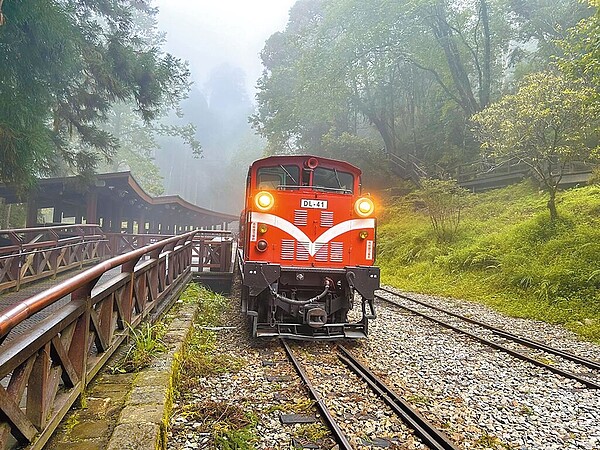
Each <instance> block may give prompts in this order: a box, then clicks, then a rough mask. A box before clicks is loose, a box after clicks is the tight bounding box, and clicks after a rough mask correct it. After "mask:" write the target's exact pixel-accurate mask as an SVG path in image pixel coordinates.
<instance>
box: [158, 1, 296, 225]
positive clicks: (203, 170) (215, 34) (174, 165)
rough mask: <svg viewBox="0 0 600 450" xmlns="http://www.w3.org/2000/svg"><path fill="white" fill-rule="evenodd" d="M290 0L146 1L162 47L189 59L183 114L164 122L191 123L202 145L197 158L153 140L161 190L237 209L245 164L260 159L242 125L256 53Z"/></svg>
mask: <svg viewBox="0 0 600 450" xmlns="http://www.w3.org/2000/svg"><path fill="white" fill-rule="evenodd" d="M294 2H295V0H253V1H247V0H221V1H213V0H210V1H209V0H201V1H194V0H159V1H156V2H155V3H154V5H155V6H157V7H158V8H159V15H158V22H159V24H158V25H159V28H160V30H161V31H163V32H165V33H166V43H165V47H164V48H165V50H166V51H168V52H169V53H172V54H173V55H175V56H177V57H179V58H182V59H185V60H187V61H188V62H189V65H190V69H191V74H192V80H193V82H194V84H193V86H192V90H191V92H190V95H189V98H188V99H187V100H186V101H184V102H183V104H182V105H181V106H182V111H183V113H184V117H183V118H177V117H175V115H172V117H171V118H170V121H171V123H173V124H180V125H181V124H184V123H188V122H191V123H193V124H194V125H195V126H196V129H197V132H196V138H197V139H198V141H199V142H200V144H201V145H202V157H201V158H200V159H198V158H195V157H194V156H193V155H192V152H191V150H190V149H189V148H187V147H185V146H184V145H183V144H182V142H181V141H180V140H177V139H175V138H164V139H161V140H160V147H161V148H160V149H158V150H157V152H156V159H155V160H156V163H157V164H158V166H159V167H160V170H161V174H162V176H163V177H164V186H165V193H166V194H178V195H181V196H182V197H183V198H185V199H186V200H189V201H191V202H193V203H195V204H197V205H199V206H202V207H205V208H209V209H213V210H217V211H223V212H229V213H234V214H237V213H238V212H239V211H240V209H241V206H242V202H243V184H244V178H245V172H246V169H247V165H248V164H249V162H251V161H252V160H253V159H256V158H258V157H260V156H261V154H262V150H263V147H264V143H263V142H262V140H261V139H260V138H258V137H257V136H256V135H254V132H253V130H251V128H250V126H249V124H248V116H249V115H250V114H251V113H252V112H253V107H254V95H255V86H256V81H257V79H258V78H259V77H260V75H261V73H262V66H261V61H260V56H259V54H260V51H261V50H262V48H263V46H264V43H265V41H266V39H268V38H269V36H271V35H272V34H273V33H275V32H277V31H281V30H283V29H284V28H285V25H286V23H287V18H288V12H289V9H290V8H291V7H292V5H293V4H294ZM223 183H226V184H227V186H226V189H225V191H223ZM217 185H218V187H216V186H217Z"/></svg>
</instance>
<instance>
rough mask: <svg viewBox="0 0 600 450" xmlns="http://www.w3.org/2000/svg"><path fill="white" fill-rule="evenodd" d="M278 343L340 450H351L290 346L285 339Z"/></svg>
mask: <svg viewBox="0 0 600 450" xmlns="http://www.w3.org/2000/svg"><path fill="white" fill-rule="evenodd" d="M280 341H281V344H282V345H283V348H284V349H285V352H286V353H287V355H288V358H289V359H290V361H291V362H292V364H293V365H294V368H295V369H296V372H298V375H300V378H302V382H303V383H304V384H305V385H306V388H307V389H308V391H309V393H310V395H311V396H312V398H313V399H314V400H315V401H316V402H317V407H318V408H319V410H320V411H321V414H322V415H323V418H324V419H325V421H326V422H327V425H329V428H330V429H331V431H332V432H333V434H334V436H335V441H336V442H337V443H338V445H339V446H340V448H341V449H345V450H352V445H350V442H349V441H348V438H346V435H345V434H344V432H343V431H342V429H341V428H340V426H339V425H338V424H337V422H336V421H335V419H334V418H333V416H332V415H331V412H330V411H329V409H328V408H327V405H325V402H324V401H323V399H321V396H320V395H319V393H318V392H317V391H316V389H315V388H314V387H313V385H312V383H311V382H310V380H309V379H308V375H306V372H305V371H304V369H303V368H302V365H301V364H300V363H299V362H298V360H297V359H296V357H295V356H294V354H293V353H292V350H291V349H290V346H289V345H288V343H287V341H286V340H285V339H280Z"/></svg>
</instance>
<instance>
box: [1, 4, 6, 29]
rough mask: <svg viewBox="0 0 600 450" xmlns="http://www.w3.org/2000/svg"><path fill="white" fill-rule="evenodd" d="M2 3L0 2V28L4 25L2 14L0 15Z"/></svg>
mask: <svg viewBox="0 0 600 450" xmlns="http://www.w3.org/2000/svg"><path fill="white" fill-rule="evenodd" d="M3 2H4V0H0V27H1V26H2V25H4V24H5V23H6V20H5V18H4V14H2V3H3Z"/></svg>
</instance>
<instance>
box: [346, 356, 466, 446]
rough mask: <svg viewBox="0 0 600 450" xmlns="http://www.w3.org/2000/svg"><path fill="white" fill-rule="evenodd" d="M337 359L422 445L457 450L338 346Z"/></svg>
mask: <svg viewBox="0 0 600 450" xmlns="http://www.w3.org/2000/svg"><path fill="white" fill-rule="evenodd" d="M338 350H339V351H340V352H341V353H342V354H343V355H341V354H338V358H339V359H340V360H341V361H342V362H343V363H344V364H346V365H347V366H348V367H349V368H350V369H351V370H352V371H353V372H354V373H355V374H356V375H358V376H359V377H360V378H362V379H363V380H364V381H365V382H366V383H367V384H368V385H369V386H370V387H371V389H373V391H375V392H376V393H377V394H378V395H379V396H380V397H381V399H382V400H383V401H384V402H385V403H386V404H387V405H388V406H390V407H391V408H392V409H393V410H394V412H395V413H396V414H397V415H398V416H400V418H401V419H402V420H403V421H404V423H406V424H407V425H408V426H409V427H411V428H412V429H413V430H414V431H415V434H416V435H417V436H418V437H419V438H421V440H422V441H423V443H424V444H425V445H427V446H428V447H429V448H431V449H433V450H458V447H456V446H455V445H454V444H453V443H452V441H450V439H449V438H448V436H447V435H446V434H445V433H443V432H442V431H440V430H438V429H437V428H436V427H434V426H433V425H432V424H431V423H430V422H429V421H428V420H427V419H425V418H424V417H423V416H422V415H421V414H419V412H418V411H417V410H416V409H414V408H413V407H412V406H411V405H410V404H409V403H408V402H406V401H405V400H404V399H403V398H401V397H399V396H398V394H396V393H395V392H394V391H392V390H391V389H390V388H389V387H388V386H386V384H385V383H384V382H383V381H382V380H381V379H379V378H378V377H377V376H376V375H375V374H374V373H373V372H371V371H370V370H369V369H368V368H367V367H365V366H364V365H363V364H362V363H361V362H360V361H358V360H357V359H356V358H355V357H354V355H352V353H350V351H349V350H347V349H346V348H345V347H343V346H342V345H338Z"/></svg>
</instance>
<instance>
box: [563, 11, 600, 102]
mask: <svg viewBox="0 0 600 450" xmlns="http://www.w3.org/2000/svg"><path fill="white" fill-rule="evenodd" d="M589 4H590V6H594V7H596V10H595V13H594V14H593V15H592V16H590V17H588V18H586V19H583V20H581V21H580V22H579V23H578V24H577V25H576V26H575V27H573V28H571V29H570V33H569V36H568V37H567V38H566V39H563V40H562V41H560V45H561V47H562V49H563V51H564V55H563V56H562V57H561V58H559V66H560V68H561V70H562V71H563V72H564V73H566V74H567V75H569V76H571V77H573V78H575V79H583V80H585V81H586V82H587V84H588V85H589V86H592V87H594V88H595V93H594V98H592V99H590V100H592V101H598V97H599V96H600V8H599V7H600V2H598V0H589Z"/></svg>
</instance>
